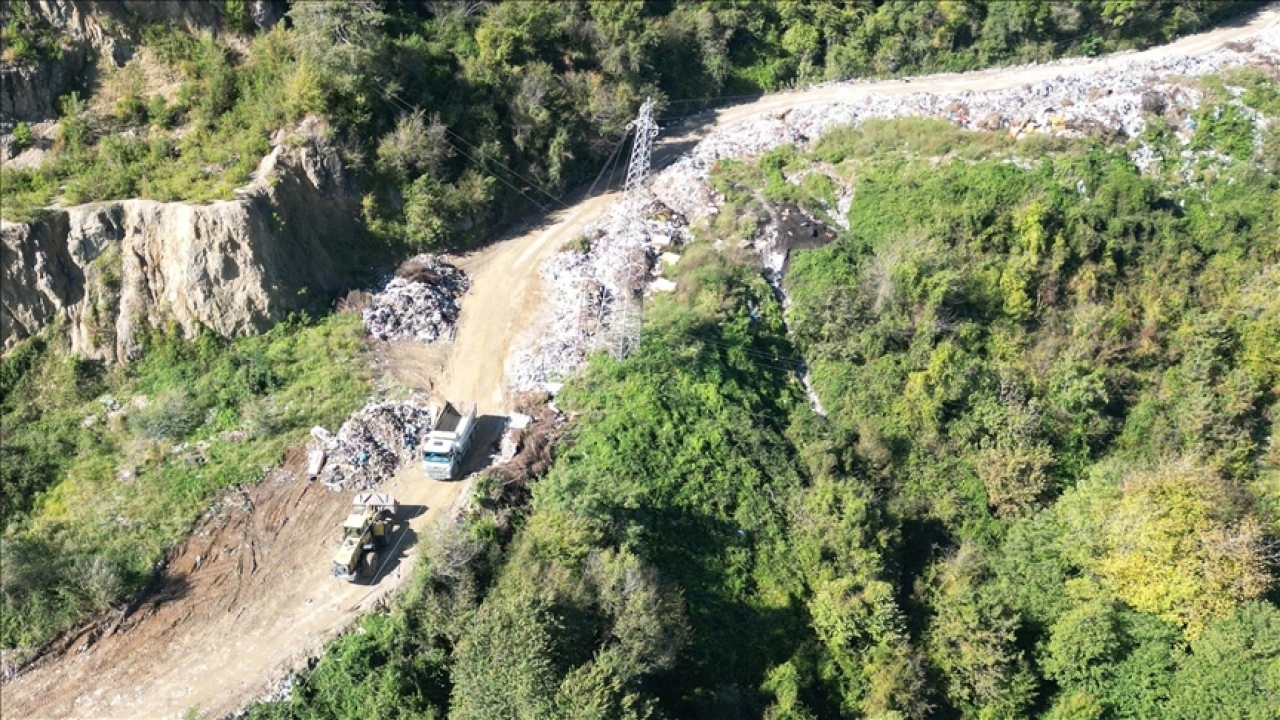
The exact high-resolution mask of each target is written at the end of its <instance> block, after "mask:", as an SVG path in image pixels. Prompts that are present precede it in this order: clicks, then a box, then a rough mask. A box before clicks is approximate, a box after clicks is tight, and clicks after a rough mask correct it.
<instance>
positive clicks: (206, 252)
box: [0, 120, 361, 362]
mask: <svg viewBox="0 0 1280 720" xmlns="http://www.w3.org/2000/svg"><path fill="white" fill-rule="evenodd" d="M323 134H324V133H323V129H322V128H321V127H320V123H318V122H317V121H314V120H308V121H307V122H304V123H303V126H302V127H301V128H299V130H298V131H297V132H296V133H295V134H294V135H293V137H292V138H290V140H289V142H286V138H285V137H284V134H283V133H281V134H280V136H278V138H277V140H278V142H277V144H276V147H275V149H274V150H273V151H272V152H271V154H270V155H268V156H267V157H266V158H264V159H263V161H262V163H261V165H260V166H259V168H258V171H257V173H256V174H255V176H254V180H253V181H252V182H251V183H250V184H249V185H247V186H246V187H244V188H241V189H240V190H238V191H237V197H236V199H234V200H224V201H219V202H214V203H210V204H208V205H194V204H190V203H181V202H157V201H154V200H140V199H133V200H121V201H115V202H106V203H94V204H90V205H80V206H75V207H70V208H66V209H51V210H48V211H47V212H46V213H45V214H44V216H43V217H42V218H41V219H40V220H38V221H36V222H32V223H29V224H28V223H11V222H7V221H0V346H2V347H3V349H4V350H8V349H9V348H10V347H12V346H13V344H14V343H16V342H18V341H19V340H21V339H22V338H25V337H28V336H31V335H34V334H35V333H37V332H39V331H40V330H41V329H43V328H44V327H46V326H48V325H49V324H51V323H53V322H55V321H57V320H59V319H64V320H65V321H66V322H67V329H68V332H69V334H70V338H71V345H72V349H73V350H74V351H76V352H79V353H82V354H84V355H86V356H88V357H93V358H100V359H104V360H109V361H120V362H125V361H127V360H129V359H130V358H132V357H134V356H135V355H136V354H137V352H138V350H139V342H140V340H141V333H142V332H143V331H144V330H145V328H146V327H147V326H151V327H166V326H168V325H170V324H171V323H172V324H174V325H176V326H177V327H178V328H180V329H181V331H182V332H183V334H184V335H185V336H187V337H191V336H193V335H194V334H195V333H197V332H198V331H199V330H200V328H202V327H204V328H208V329H210V330H212V331H214V332H216V333H218V334H220V335H223V336H225V337H235V336H242V335H247V334H251V333H255V332H261V331H263V330H266V329H267V328H269V327H270V326H271V325H272V324H274V323H275V322H278V321H279V320H280V319H282V318H284V317H285V316H286V315H287V314H288V313H290V312H293V311H297V310H301V309H306V308H310V307H314V306H316V305H317V304H318V303H321V302H323V301H325V300H326V299H328V298H329V297H330V296H332V295H333V294H334V293H335V292H337V291H338V290H339V289H341V288H342V286H343V283H344V281H345V280H346V274H345V273H344V272H342V271H341V269H340V268H338V266H337V264H336V263H335V262H334V260H333V258H332V256H331V254H330V252H329V249H330V248H335V247H337V246H338V245H340V244H345V243H349V242H351V240H352V238H353V237H356V236H358V234H359V233H360V231H361V229H360V227H359V220H358V218H359V216H360V213H359V194H358V193H357V192H356V191H355V189H354V188H353V186H352V185H351V183H350V181H349V179H348V177H347V175H346V173H345V172H344V170H343V167H342V165H341V163H340V161H339V160H338V156H337V153H336V152H335V151H334V149H333V148H332V147H329V146H328V143H327V141H325V140H324V138H323ZM299 139H300V140H301V142H298V141H299ZM293 146H296V147H293Z"/></svg>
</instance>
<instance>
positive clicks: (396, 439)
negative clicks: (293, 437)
mask: <svg viewBox="0 0 1280 720" xmlns="http://www.w3.org/2000/svg"><path fill="white" fill-rule="evenodd" d="M431 421H432V411H431V410H430V409H428V408H426V407H422V406H420V405H418V404H416V403H414V402H390V401H382V402H373V403H370V404H368V405H366V406H364V407H363V408H362V409H360V410H357V411H356V412H354V413H352V415H351V417H349V418H347V421H346V422H344V423H342V427H340V428H338V432H337V434H333V433H330V432H329V431H327V430H325V429H324V428H322V427H315V428H312V429H311V435H312V437H314V438H315V442H313V443H312V444H311V447H310V457H309V461H308V463H309V464H308V468H307V472H308V476H309V478H310V479H313V480H314V479H319V480H320V481H321V482H323V483H324V484H325V485H326V486H328V487H330V488H333V489H339V488H341V489H346V490H369V489H372V488H374V487H377V485H378V484H379V483H381V482H382V481H383V480H385V479H387V478H389V477H391V475H392V474H394V473H395V472H396V470H398V469H399V468H400V466H401V465H403V464H404V463H406V462H410V461H411V460H413V458H414V455H415V450H416V449H417V447H418V446H419V445H420V444H421V442H422V439H423V438H424V437H425V436H426V434H427V433H428V432H430V431H431Z"/></svg>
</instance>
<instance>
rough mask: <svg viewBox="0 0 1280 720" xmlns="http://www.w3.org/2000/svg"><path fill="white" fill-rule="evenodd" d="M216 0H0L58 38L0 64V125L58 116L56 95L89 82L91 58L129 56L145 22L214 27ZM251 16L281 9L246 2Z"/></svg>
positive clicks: (272, 17) (259, 19)
mask: <svg viewBox="0 0 1280 720" xmlns="http://www.w3.org/2000/svg"><path fill="white" fill-rule="evenodd" d="M222 5H223V3H222V1H221V0H186V1H185V2H170V1H165V2H158V1H157V0H3V2H2V3H0V21H3V20H4V18H5V14H6V13H21V14H23V15H24V16H26V17H33V18H37V21H38V22H39V23H40V24H41V25H42V26H45V27H47V28H49V30H50V31H51V32H53V33H56V35H57V38H58V49H57V52H56V53H53V54H51V55H49V56H47V57H41V58H39V59H37V60H34V61H31V62H26V63H20V64H17V65H5V66H0V125H8V124H11V123H14V122H18V121H25V122H41V121H44V120H52V119H54V118H56V117H57V116H58V105H57V102H58V98H59V97H61V96H62V95H63V94H65V93H68V92H70V91H72V90H76V89H83V87H84V86H85V85H86V83H88V82H90V78H89V76H90V75H91V74H92V72H93V62H94V59H95V58H96V61H97V62H98V63H99V64H102V63H109V64H113V65H117V66H119V65H123V64H124V63H125V62H127V61H128V60H129V58H130V57H132V55H133V52H134V45H135V44H136V43H137V42H138V41H139V39H140V31H139V28H140V27H141V25H142V24H145V23H168V24H171V25H180V26H183V27H186V28H187V29H189V30H191V31H193V32H196V31H201V30H214V29H217V28H218V27H219V26H220V25H221V23H222V22H223V10H222ZM250 10H251V12H252V17H253V20H254V22H255V23H256V24H258V25H259V26H260V27H270V25H271V24H274V23H275V22H276V21H278V20H279V18H280V16H281V14H282V10H281V8H280V7H279V5H278V3H277V2H275V1H274V0H257V1H256V2H254V3H253V4H252V5H251V6H250Z"/></svg>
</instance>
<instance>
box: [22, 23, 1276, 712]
mask: <svg viewBox="0 0 1280 720" xmlns="http://www.w3.org/2000/svg"><path fill="white" fill-rule="evenodd" d="M1278 23H1280V9H1278V8H1277V7H1276V6H1271V7H1270V8H1268V9H1267V10H1266V11H1264V12H1262V13H1259V14H1257V15H1255V16H1254V17H1253V18H1252V19H1250V20H1249V21H1248V22H1247V23H1240V24H1237V25H1233V26H1229V27H1224V28H1220V29H1217V30H1213V31H1210V32H1207V33H1202V34H1200V35H1195V36H1190V37H1187V38H1184V39H1182V40H1179V41H1178V42H1175V43H1172V44H1169V45H1166V46H1162V47H1159V48H1153V49H1151V50H1148V51H1145V52H1142V53H1127V54H1123V55H1120V56H1114V57H1109V58H1101V59H1097V60H1085V61H1072V62H1067V63H1058V64H1053V65H1048V66H1040V67H1034V66H1033V67H1021V68H1011V69H996V70H989V71H983V72H976V73H967V74H958V75H940V76H932V77H923V78H913V79H912V80H911V81H910V82H907V81H887V82H877V83H863V84H853V85H844V86H828V87H822V88H817V89H814V90H809V91H803V92H793V93H785V94H778V95H770V96H765V97H763V98H761V99H759V100H757V101H755V102H752V103H748V104H743V105H739V106H735V107H731V108H727V109H724V110H721V111H718V112H717V113H715V114H714V119H712V120H711V121H710V122H707V123H705V124H703V125H701V126H700V127H698V128H697V129H696V130H688V131H686V133H685V135H684V136H683V137H678V138H675V139H673V140H669V141H668V146H667V147H668V152H670V151H671V148H672V147H673V144H674V143H679V144H681V145H683V144H687V143H691V142H694V141H696V140H697V139H698V138H700V137H702V136H704V135H705V134H707V133H709V132H711V131H713V130H715V129H717V128H720V127H724V126H726V125H729V124H732V123H734V122H738V121H740V120H744V119H746V118H749V117H752V116H755V115H758V114H762V113H769V112H777V111H781V110H786V109H789V108H794V107H800V106H804V105H810V104H815V103H823V102H832V101H848V100H852V99H857V98H858V97H860V96H864V95H867V94H871V93H880V94H890V95H900V94H906V93H912V92H920V91H929V92H946V91H955V90H964V89H967V90H975V91H977V90H996V89H1003V88H1009V87H1016V86H1019V85H1021V84H1024V83H1028V82H1034V81H1037V80H1043V79H1049V78H1053V77H1055V76H1059V75H1070V74H1077V73H1089V72H1096V71H1098V70H1099V69H1102V68H1107V67H1112V66H1114V65H1116V64H1120V63H1123V62H1126V61H1128V60H1132V59H1142V58H1160V57H1167V56H1173V55H1199V54H1205V53H1208V52H1211V51H1213V50H1215V49H1217V48H1219V47H1221V46H1222V45H1223V44H1225V43H1228V42H1231V41H1239V40H1243V39H1246V38H1248V37H1250V36H1253V35H1256V34H1259V33H1263V32H1266V33H1275V32H1280V24H1278ZM612 200H613V196H611V195H606V196H601V197H595V198H589V199H586V200H583V201H580V202H577V203H576V204H574V205H573V206H572V207H570V208H568V209H566V210H563V211H561V212H559V213H557V214H555V215H552V216H550V217H548V218H545V219H544V220H543V222H542V223H541V224H539V225H538V226H537V227H534V228H532V229H530V230H527V231H525V232H522V233H520V234H517V235H516V236H514V237H510V238H508V239H505V240H502V241H500V242H497V243H495V244H494V245H492V246H490V247H489V248H487V249H485V250H483V251H481V252H478V253H476V254H474V255H472V256H469V257H466V258H463V259H462V260H461V261H460V264H461V266H462V267H463V268H464V269H465V270H467V271H468V272H469V273H471V275H472V278H473V288H472V291H471V292H470V293H469V294H468V295H467V296H466V299H465V300H464V303H463V308H462V317H461V320H460V323H459V326H458V333H457V337H456V340H455V342H454V344H453V345H452V346H449V347H439V346H437V347H426V346H419V345H411V344H410V345H406V344H398V345H395V346H392V347H390V348H387V349H386V350H385V351H384V352H382V353H380V357H381V358H382V360H383V362H384V363H385V366H386V367H385V370H386V372H387V373H389V374H390V375H392V376H393V377H395V378H397V379H399V380H400V381H401V382H402V383H404V384H406V385H409V386H412V387H419V388H422V389H427V390H431V391H433V392H434V393H436V394H437V395H440V396H443V397H448V398H455V399H475V400H476V401H477V402H478V403H479V405H480V411H481V413H482V414H489V415H500V414H505V413H506V412H507V411H509V410H510V403H511V398H510V397H509V396H508V395H507V394H506V392H505V389H504V388H505V382H504V378H503V375H504V366H505V361H506V358H507V355H508V353H509V352H510V350H511V349H512V346H513V344H514V343H515V341H516V339H517V338H518V337H519V336H520V335H521V333H523V332H524V331H525V330H526V329H527V328H528V327H530V324H531V323H532V322H533V321H534V319H535V316H536V312H537V308H538V305H539V302H540V299H541V295H542V288H541V279H540V277H539V275H538V268H539V266H540V265H541V264H542V262H543V260H545V259H546V258H547V257H548V256H549V255H550V254H551V253H552V252H554V251H555V250H556V249H558V248H559V247H560V246H562V245H563V244H564V243H565V242H567V241H569V240H572V239H573V238H575V237H577V236H578V235H579V234H580V233H581V232H582V229H583V227H584V226H585V225H586V224H588V223H590V222H591V221H592V220H595V219H596V218H598V217H599V216H600V215H601V214H602V213H603V212H604V211H605V209H606V208H608V207H609V205H610V203H611V202H612ZM302 463H303V459H302V458H301V457H300V453H297V452H295V454H294V456H292V457H290V458H287V460H286V462H285V464H284V466H283V467H282V468H281V469H280V470H278V471H276V472H273V473H272V474H271V475H270V476H269V477H268V478H267V479H265V480H264V481H262V482H261V483H259V484H257V485H255V486H253V487H251V488H248V489H247V490H245V491H244V492H242V493H239V494H237V495H235V496H233V497H231V498H228V499H227V500H226V501H224V502H222V503H220V504H219V506H218V508H216V510H215V511H213V512H211V513H210V514H209V515H208V516H207V517H206V518H205V519H204V520H202V521H201V522H200V523H199V524H198V525H197V528H196V529H195V531H194V532H193V534H192V535H191V537H190V538H189V539H188V540H187V541H186V542H185V543H184V544H183V545H182V546H181V547H179V548H177V549H176V550H175V552H174V555H173V559H172V561H171V562H170V565H169V567H168V570H167V571H166V572H165V575H164V576H163V577H162V578H161V587H160V589H159V590H158V591H157V592H155V593H153V594H151V595H150V596H148V597H147V598H146V599H145V601H143V602H141V603H140V604H138V605H137V606H136V607H130V608H127V609H126V610H124V611H117V612H114V613H110V614H108V615H107V616H105V617H103V618H100V619H98V620H97V621H95V622H93V623H91V624H90V625H88V626H86V627H85V628H82V629H81V630H80V631H79V632H78V633H76V634H75V635H73V636H72V637H70V638H68V639H67V640H65V641H64V642H63V643H61V644H60V645H59V647H58V648H57V649H55V650H54V651H53V652H50V653H48V654H46V656H45V657H44V658H43V660H42V661H40V662H39V663H37V664H36V665H34V666H33V667H31V668H29V669H27V670H26V671H25V672H24V673H22V674H21V675H19V676H18V677H17V678H15V679H13V680H11V681H9V682H8V683H6V684H5V685H3V686H0V714H2V715H3V717H5V718H13V719H14V720H19V719H21V720H28V719H35V718H64V717H81V718H129V719H130V720H134V719H137V718H161V717H181V716H183V715H184V714H185V713H187V712H189V711H195V713H196V714H197V715H198V716H200V717H215V718H216V717H222V716H224V715H227V714H229V713H232V712H235V711H237V710H238V709H240V708H242V707H243V706H244V705H245V704H246V703H247V702H250V701H252V700H253V699H255V698H257V697H260V696H261V695H262V694H263V693H265V692H267V691H268V690H269V689H270V688H271V686H272V684H273V683H275V682H277V681H278V680H279V679H280V678H281V677H283V676H284V675H285V674H286V673H288V672H290V671H291V670H294V669H296V668H297V667H299V666H300V665H302V664H303V663H305V661H306V658H308V657H310V656H314V655H315V654H316V653H317V652H318V651H319V650H320V649H321V648H322V647H323V644H324V642H325V641H326V640H328V639H329V638H331V637H333V636H334V635H336V634H337V633H339V632H340V631H341V630H343V629H344V628H346V627H347V626H349V625H350V624H351V622H352V621H354V620H355V619H357V618H358V617H359V616H360V615H362V614H363V613H365V612H368V611H369V610H370V609H372V608H373V607H375V606H376V605H377V604H378V603H379V602H380V601H382V600H383V599H384V598H385V596H386V595H387V594H388V593H389V592H391V591H392V590H393V589H394V588H395V587H397V586H398V585H399V584H400V583H401V582H402V581H403V580H404V579H405V578H406V577H407V576H408V573H409V571H410V570H411V568H412V567H413V563H414V553H415V547H416V539H417V536H418V535H417V534H419V533H425V532H430V531H431V529H432V528H433V527H435V526H436V523H437V521H438V520H439V519H440V518H442V517H448V516H450V515H451V514H452V513H451V509H452V508H455V507H456V506H457V504H458V503H459V502H462V501H464V500H465V497H466V492H467V490H468V488H469V483H468V482H465V481H464V482H456V483H444V482H435V481H430V480H426V479H424V478H422V476H421V474H420V473H419V472H416V471H414V469H413V468H407V469H406V470H404V471H402V472H401V473H400V474H398V475H397V476H396V477H395V478H394V479H392V480H391V481H389V482H388V483H386V484H384V487H383V489H384V490H386V491H388V492H390V493H392V494H393V495H395V496H396V497H397V498H399V499H400V501H401V503H402V504H403V505H405V506H407V508H408V510H409V514H411V515H412V516H413V517H412V518H411V519H410V520H409V521H408V523H407V527H405V528H403V529H402V530H401V531H400V533H399V534H398V535H397V536H396V539H395V541H394V542H396V543H398V545H397V546H396V551H397V552H394V553H388V555H392V556H393V557H388V558H386V559H385V560H384V566H383V567H382V568H381V570H380V571H379V576H378V578H377V582H376V584H375V585H374V586H372V587H369V586H360V585H349V584H347V583H342V582H338V581H335V580H333V579H332V578H330V577H329V575H328V557H329V555H330V553H331V552H332V551H333V548H334V546H335V529H336V528H337V527H338V522H339V520H340V518H341V517H342V516H343V515H344V514H345V513H346V512H347V509H348V507H349V506H348V505H347V503H348V502H349V501H350V497H349V495H348V494H345V493H330V492H327V491H325V489H324V488H323V487H322V486H319V485H312V484H308V483H306V482H305V480H300V479H299V478H300V475H301V473H300V470H301V464H302Z"/></svg>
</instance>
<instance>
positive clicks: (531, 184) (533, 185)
mask: <svg viewBox="0 0 1280 720" xmlns="http://www.w3.org/2000/svg"><path fill="white" fill-rule="evenodd" d="M444 131H445V132H446V133H448V134H450V135H452V136H453V137H454V139H455V140H458V141H460V142H462V143H463V144H464V145H466V146H467V147H469V148H471V149H472V150H474V151H475V152H477V153H478V152H480V149H479V148H477V147H476V146H475V145H472V144H471V143H469V142H467V141H466V139H465V138H463V137H461V136H460V135H458V133H456V132H454V131H452V130H450V129H449V128H447V127H446V128H445V129H444ZM494 162H495V163H497V164H498V166H499V167H501V168H503V169H504V170H506V171H507V172H509V173H511V174H512V175H514V176H515V177H516V178H518V179H520V180H522V181H524V182H525V183H527V184H528V185H529V187H531V188H533V189H534V190H537V191H538V192H540V193H542V194H543V195H546V196H547V197H549V198H551V201H552V202H555V203H558V204H559V205H560V206H561V207H564V208H567V207H569V206H568V205H567V204H565V202H564V201H563V200H561V199H560V198H559V197H558V196H555V195H552V194H551V193H550V192H547V191H546V190H544V189H543V188H542V187H541V186H540V185H538V184H537V183H536V182H534V181H532V180H530V179H529V178H527V177H525V176H523V175H521V174H520V173H518V172H516V171H515V170H512V169H511V168H510V167H508V166H507V165H506V164H505V163H503V162H501V161H499V160H494Z"/></svg>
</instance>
